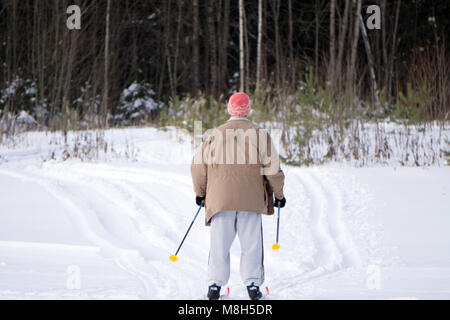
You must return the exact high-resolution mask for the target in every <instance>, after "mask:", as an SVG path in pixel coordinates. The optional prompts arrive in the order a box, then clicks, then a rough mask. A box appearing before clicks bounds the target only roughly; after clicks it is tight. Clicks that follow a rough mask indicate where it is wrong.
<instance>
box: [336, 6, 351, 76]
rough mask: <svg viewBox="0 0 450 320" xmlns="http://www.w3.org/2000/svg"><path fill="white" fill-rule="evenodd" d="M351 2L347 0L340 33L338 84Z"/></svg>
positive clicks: (337, 65)
mask: <svg viewBox="0 0 450 320" xmlns="http://www.w3.org/2000/svg"><path fill="white" fill-rule="evenodd" d="M349 2H350V1H349V0H345V8H344V17H343V21H342V23H341V25H342V28H341V30H340V32H339V49H338V58H337V62H336V74H335V78H336V80H337V81H338V83H339V80H338V79H340V77H341V70H342V59H343V56H344V44H345V39H346V35H347V27H348V12H349V10H348V9H349ZM341 79H342V78H341Z"/></svg>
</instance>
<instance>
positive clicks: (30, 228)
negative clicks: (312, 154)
mask: <svg viewBox="0 0 450 320" xmlns="http://www.w3.org/2000/svg"><path fill="white" fill-rule="evenodd" d="M142 130H143V131H144V132H145V133H146V134H144V132H143V131H140V130H136V133H135V136H133V135H131V137H130V136H128V139H134V140H132V141H133V143H134V144H135V145H136V146H138V147H139V149H140V155H139V157H138V159H137V160H138V161H136V162H130V161H109V162H107V163H105V162H98V163H82V162H79V161H76V160H69V161H65V162H58V161H47V162H44V163H42V161H41V160H40V159H39V158H40V157H41V155H42V150H41V151H39V150H38V151H30V152H26V151H23V150H19V151H17V152H16V151H15V150H6V152H5V151H4V152H5V153H6V155H7V156H9V158H10V159H12V158H14V161H13V162H8V163H4V164H1V165H0V194H1V199H0V200H1V203H2V206H1V211H2V213H1V215H0V298H39V299H46V298H63V299H64V298H68V299H74V298H75V299H76V298H81V299H113V298H123V299H136V298H141V299H199V298H201V297H203V296H204V295H205V292H206V274H207V272H206V270H207V260H208V250H209V228H206V227H205V226H204V211H203V210H202V212H201V213H200V214H199V217H198V218H197V221H196V222H195V224H194V225H193V227H192V229H191V231H190V233H189V235H188V237H187V238H186V240H185V243H184V245H183V247H182V249H181V250H180V252H179V254H178V258H179V260H178V261H177V262H175V263H174V262H172V261H170V260H169V256H170V255H171V254H173V253H174V252H175V250H176V248H177V247H178V245H179V243H180V241H181V239H182V237H183V235H184V232H185V231H186V228H187V227H188V225H189V224H190V222H191V221H192V218H193V215H194V214H195V212H196V210H197V209H198V207H197V206H196V205H195V203H194V197H195V195H194V194H193V191H192V182H191V178H190V171H189V161H190V156H191V155H190V154H189V153H188V152H187V150H189V146H187V145H186V144H189V142H188V140H185V141H184V142H183V141H181V142H180V141H179V139H175V140H174V139H173V137H171V136H170V134H167V133H166V134H165V135H164V134H161V132H159V131H156V130H155V129H142ZM116 134H117V133H116ZM128 134H129V133H128ZM143 137H146V139H144V138H143ZM164 139H165V140H164ZM125 140H126V139H125ZM163 145H165V146H166V148H167V145H169V146H170V150H171V151H170V152H171V153H170V154H169V155H168V154H164V153H163V152H160V150H161V146H163ZM45 150H47V149H45ZM154 150H159V151H157V152H155V151H154ZM19 153H20V155H19ZM37 155H38V156H37ZM283 170H284V171H285V174H286V183H285V194H286V198H287V205H286V207H285V208H283V209H281V224H280V245H281V249H279V250H277V251H274V250H272V249H271V246H272V244H273V243H274V241H275V236H276V215H274V216H269V217H264V218H263V224H264V247H265V269H266V270H265V271H266V272H265V273H266V282H265V285H268V286H269V288H270V296H269V297H268V298H269V299H301V298H306V299H313V298H379V297H382V298H396V297H411V296H412V297H425V298H426V297H438V298H440V297H442V296H443V295H445V294H447V293H449V292H450V290H449V288H450V281H449V278H450V272H449V270H450V268H449V265H450V263H448V264H447V263H441V264H439V265H437V266H436V268H435V269H434V271H438V277H440V279H441V280H442V279H444V280H443V281H441V284H440V286H439V290H436V291H433V287H429V286H425V288H426V290H425V291H422V292H420V291H413V290H409V291H408V290H406V289H404V290H403V289H402V288H403V287H405V283H404V282H402V281H400V280H398V275H399V274H401V273H402V272H403V274H404V270H400V269H399V268H400V266H401V264H398V263H397V260H398V252H395V251H394V250H393V248H391V247H390V246H389V245H386V243H383V238H382V236H383V233H382V231H383V227H382V224H383V223H384V224H385V223H386V221H384V220H383V219H384V218H383V219H381V220H380V219H378V220H377V218H376V216H375V219H374V215H376V214H377V212H376V211H374V209H373V208H375V207H376V206H375V205H374V204H375V203H376V202H374V200H375V197H377V195H376V194H374V193H373V192H372V190H369V187H370V183H369V184H367V183H362V182H361V181H359V179H358V178H357V177H358V176H359V175H360V172H366V171H357V169H339V168H332V167H325V166H323V167H316V168H295V167H290V166H284V167H283ZM361 170H364V169H361ZM386 170H391V169H389V168H386ZM416 170H421V169H416ZM436 170H439V169H436ZM383 172H384V171H383ZM414 172H415V171H414ZM440 174H443V175H444V176H447V177H449V170H448V168H442V169H441V171H440V172H439V173H438V174H437V175H440ZM363 180H364V179H363ZM364 181H365V182H367V179H366V180H364ZM444 181H445V180H444ZM369 182H370V181H369ZM377 183H378V181H377ZM438 185H439V186H441V185H442V183H440V184H438ZM444 185H445V183H444ZM377 192H378V191H377ZM447 192H448V191H447ZM448 199H449V198H448V193H446V194H444V195H443V196H442V200H443V201H444V204H443V206H442V207H441V208H440V209H439V210H441V211H442V210H444V211H445V209H446V208H449V200H448ZM448 212H450V211H448ZM419 213H420V212H419ZM381 217H385V216H384V215H381ZM445 222H448V219H447V220H444V223H445ZM388 223H389V221H388ZM398 225H402V227H403V228H405V225H407V221H401V222H399V223H398ZM399 232H401V229H399ZM447 240H448V238H447ZM443 248H446V245H444V244H443ZM441 255H442V254H441ZM239 257H240V250H239V241H237V240H236V241H235V242H234V244H233V246H232V249H231V263H232V266H231V279H230V283H229V286H230V287H231V296H230V298H232V299H234V298H236V299H242V298H244V299H245V298H247V294H246V291H245V287H244V286H243V285H242V284H241V280H240V277H239ZM446 257H447V256H446ZM444 260H445V259H444ZM447 262H450V259H448V261H447ZM370 265H375V266H380V267H381V268H384V269H383V270H384V271H383V274H386V275H389V276H392V277H394V279H397V280H398V283H397V284H398V286H397V288H399V289H398V290H397V291H395V290H393V289H392V287H389V285H387V284H386V285H385V287H386V288H388V289H386V291H383V289H378V290H372V289H371V288H368V286H367V277H368V274H367V270H368V266H370ZM73 266H75V267H76V268H78V269H76V270H79V272H80V279H81V285H80V288H75V289H74V288H70V286H69V285H68V281H69V280H70V279H72V276H73V274H71V272H70V270H72V269H73V268H72V269H71V267H73ZM403 267H405V266H403ZM416 267H417V268H419V266H416V265H414V268H416ZM414 268H411V269H410V270H413V272H415V273H414V275H412V276H415V275H416V274H417V272H418V270H425V269H417V270H416V269H414ZM424 277H425V276H424ZM421 279H423V278H421ZM419 280H420V279H419ZM402 286H403V287H402Z"/></svg>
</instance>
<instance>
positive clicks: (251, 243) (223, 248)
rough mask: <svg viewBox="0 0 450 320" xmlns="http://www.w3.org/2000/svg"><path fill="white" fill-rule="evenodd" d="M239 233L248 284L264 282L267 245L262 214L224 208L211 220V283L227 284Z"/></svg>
mask: <svg viewBox="0 0 450 320" xmlns="http://www.w3.org/2000/svg"><path fill="white" fill-rule="evenodd" d="M236 233H237V234H238V237H239V242H240V244H241V265H240V269H241V278H242V281H243V282H244V284H245V285H246V286H248V285H251V284H252V282H254V284H255V285H257V286H260V285H262V283H263V282H264V248H263V232H262V221H261V214H259V213H255V212H245V211H221V212H218V213H216V214H215V215H214V216H213V217H212V220H211V248H210V251H209V260H208V285H212V284H213V283H215V284H217V285H218V286H224V285H225V284H226V283H227V282H228V280H229V278H230V248H231V244H232V243H233V240H234V238H235V237H236Z"/></svg>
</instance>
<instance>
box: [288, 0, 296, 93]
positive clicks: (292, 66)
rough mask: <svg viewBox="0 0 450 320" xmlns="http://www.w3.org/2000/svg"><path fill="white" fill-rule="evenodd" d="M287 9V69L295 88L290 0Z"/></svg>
mask: <svg viewBox="0 0 450 320" xmlns="http://www.w3.org/2000/svg"><path fill="white" fill-rule="evenodd" d="M288 11H289V14H288V15H289V17H288V19H289V36H288V37H289V39H288V41H289V64H290V66H289V70H290V73H291V85H292V86H293V88H295V66H294V39H293V38H294V25H293V20H292V0H289V1H288Z"/></svg>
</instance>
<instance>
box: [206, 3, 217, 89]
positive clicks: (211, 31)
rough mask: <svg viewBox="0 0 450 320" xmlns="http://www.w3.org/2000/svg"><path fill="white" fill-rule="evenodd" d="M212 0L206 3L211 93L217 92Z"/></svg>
mask: <svg viewBox="0 0 450 320" xmlns="http://www.w3.org/2000/svg"><path fill="white" fill-rule="evenodd" d="M214 3H215V1H214V0H210V1H209V4H208V19H207V20H208V35H209V55H210V57H211V58H210V59H209V61H210V63H209V65H210V68H211V69H210V70H211V74H210V77H211V78H210V82H209V83H210V92H212V94H213V95H215V94H216V93H217V89H216V84H217V50H216V28H215V26H214V8H213V6H214Z"/></svg>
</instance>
